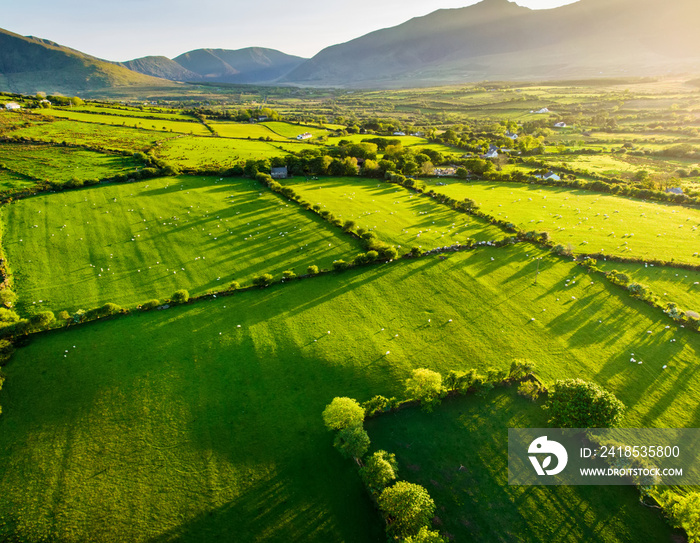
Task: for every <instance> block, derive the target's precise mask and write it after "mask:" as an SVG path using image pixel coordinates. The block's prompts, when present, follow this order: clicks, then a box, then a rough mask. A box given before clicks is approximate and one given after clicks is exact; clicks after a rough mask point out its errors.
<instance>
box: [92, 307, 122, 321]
mask: <svg viewBox="0 0 700 543" xmlns="http://www.w3.org/2000/svg"><path fill="white" fill-rule="evenodd" d="M121 310H122V308H121V307H119V306H118V305H117V304H113V303H107V304H105V305H103V306H101V307H96V308H95V309H91V310H89V311H88V312H86V313H85V319H87V320H89V321H91V320H94V319H101V318H102V317H109V316H110V315H116V314H117V313H119V312H120V311H121Z"/></svg>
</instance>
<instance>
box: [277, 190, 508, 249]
mask: <svg viewBox="0 0 700 543" xmlns="http://www.w3.org/2000/svg"><path fill="white" fill-rule="evenodd" d="M284 183H285V184H289V185H290V186H292V187H293V188H294V190H295V191H296V192H298V193H299V194H300V195H301V196H302V197H303V198H304V199H305V200H306V201H308V202H310V203H311V204H314V205H315V204H319V205H320V206H321V207H323V208H325V209H328V210H329V211H331V212H332V213H333V214H334V215H335V216H336V217H338V218H339V219H341V220H342V221H346V220H352V221H354V222H355V223H356V224H357V226H358V227H362V228H364V229H366V230H371V231H373V232H375V233H376V234H377V237H378V238H379V239H380V240H382V241H385V242H387V243H390V244H392V245H396V246H398V247H400V248H402V249H403V250H402V251H400V252H402V253H403V252H406V251H408V250H410V249H411V247H413V246H419V247H422V248H423V250H428V249H434V248H435V247H444V246H446V245H452V244H454V243H457V242H461V243H465V242H466V240H467V238H473V239H476V240H477V241H492V240H497V239H502V238H503V237H505V234H504V232H503V231H502V230H500V229H499V228H496V227H494V226H491V225H490V224H488V223H487V222H485V221H482V220H480V219H477V218H474V217H470V216H469V215H465V214H463V213H456V212H454V211H452V210H451V209H449V208H448V207H446V206H443V205H440V204H438V203H436V202H435V201H434V200H432V199H431V198H429V197H428V196H423V195H418V194H414V193H412V192H410V191H408V190H406V189H404V188H403V187H401V186H398V185H393V184H389V183H384V182H383V181H378V180H376V179H361V178H357V177H335V178H333V177H331V178H323V179H321V180H318V181H305V180H303V179H302V180H299V178H297V179H289V180H286V181H284Z"/></svg>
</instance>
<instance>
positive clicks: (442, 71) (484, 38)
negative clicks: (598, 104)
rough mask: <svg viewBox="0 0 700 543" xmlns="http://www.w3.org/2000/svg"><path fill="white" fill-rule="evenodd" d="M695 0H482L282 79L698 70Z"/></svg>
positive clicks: (347, 46) (388, 32) (360, 43)
mask: <svg viewBox="0 0 700 543" xmlns="http://www.w3.org/2000/svg"><path fill="white" fill-rule="evenodd" d="M698 21H700V2H697V0H674V1H673V2H662V1H661V0H580V1H579V2H577V3H575V4H571V5H568V6H563V7H560V8H556V9H550V10H530V9H528V8H524V7H520V6H518V5H517V4H515V3H511V2H509V1H508V0H484V1H483V2H481V3H479V4H476V5H473V6H469V7H466V8H460V9H449V10H438V11H436V12H433V13H431V14H429V15H426V16H425V17H418V18H415V19H411V20H410V21H407V22H406V23H403V24H401V25H399V26H396V27H393V28H388V29H384V30H379V31H376V32H372V33H370V34H367V35H365V36H362V37H360V38H357V39H355V40H352V41H349V42H347V43H343V44H340V45H334V46H332V47H328V48H326V49H324V50H323V51H321V52H320V53H318V54H317V55H316V56H315V57H313V58H312V59H310V60H309V61H307V62H305V63H304V64H302V65H300V66H299V67H298V68H296V69H295V70H293V71H292V72H291V73H289V74H288V75H287V76H285V77H284V78H283V80H284V81H287V82H290V83H300V84H311V85H340V86H348V85H355V86H410V85H415V84H432V83H451V82H465V81H481V80H488V79H490V80H495V79H503V80H508V79H547V78H580V77H591V76H601V75H604V76H606V77H610V76H620V75H625V76H626V75H660V74H664V73H672V72H679V71H683V72H685V71H694V72H700V40H697V39H696V37H695V34H696V32H697V28H696V27H697V22H698Z"/></svg>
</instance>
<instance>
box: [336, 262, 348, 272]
mask: <svg viewBox="0 0 700 543" xmlns="http://www.w3.org/2000/svg"><path fill="white" fill-rule="evenodd" d="M347 267H348V263H347V262H345V260H334V261H333V269H334V270H336V271H341V270H345V269H347Z"/></svg>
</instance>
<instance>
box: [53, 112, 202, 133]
mask: <svg viewBox="0 0 700 543" xmlns="http://www.w3.org/2000/svg"><path fill="white" fill-rule="evenodd" d="M39 111H40V113H41V115H47V116H50V117H56V118H59V119H68V120H71V121H78V122H81V123H97V124H106V125H114V126H124V127H131V128H136V129H146V130H155V131H159V132H175V133H179V134H193V135H195V136H207V135H209V134H211V132H210V131H209V129H208V128H207V127H206V126H204V125H203V124H202V123H200V122H199V121H197V120H195V119H189V120H186V121H185V120H182V121H174V120H170V119H145V118H140V117H126V116H121V115H120V116H117V115H95V114H93V113H83V112H80V111H71V110H65V109H41V110H39Z"/></svg>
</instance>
